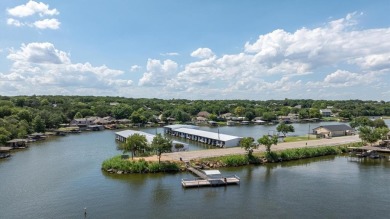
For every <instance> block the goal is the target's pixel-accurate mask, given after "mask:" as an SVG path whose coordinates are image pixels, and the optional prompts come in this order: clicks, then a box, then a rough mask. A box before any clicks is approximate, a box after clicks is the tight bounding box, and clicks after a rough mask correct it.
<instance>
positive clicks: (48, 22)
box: [34, 18, 61, 30]
mask: <svg viewBox="0 0 390 219" xmlns="http://www.w3.org/2000/svg"><path fill="white" fill-rule="evenodd" d="M60 24H61V23H60V22H59V21H58V20H57V19H55V18H52V19H44V20H39V21H35V22H34V26H35V27H36V28H38V29H53V30H55V29H58V28H59V27H60Z"/></svg>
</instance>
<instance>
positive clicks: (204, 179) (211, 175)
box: [181, 163, 240, 188]
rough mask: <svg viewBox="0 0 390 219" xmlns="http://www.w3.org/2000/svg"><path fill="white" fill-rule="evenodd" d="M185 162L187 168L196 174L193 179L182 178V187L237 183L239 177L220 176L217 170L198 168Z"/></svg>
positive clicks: (238, 182)
mask: <svg viewBox="0 0 390 219" xmlns="http://www.w3.org/2000/svg"><path fill="white" fill-rule="evenodd" d="M186 164H187V170H188V171H190V172H191V173H193V174H194V175H196V176H198V178H195V179H182V180H181V184H182V186H183V187H184V188H194V187H205V186H227V185H239V184H240V178H239V177H238V176H236V175H234V176H222V175H221V173H220V172H219V171H218V170H199V169H198V168H195V167H192V166H190V165H189V164H188V163H186Z"/></svg>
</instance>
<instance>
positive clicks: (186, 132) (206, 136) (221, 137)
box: [164, 125, 242, 147]
mask: <svg viewBox="0 0 390 219" xmlns="http://www.w3.org/2000/svg"><path fill="white" fill-rule="evenodd" d="M164 132H165V134H169V135H172V136H175V137H180V138H186V139H189V140H192V141H197V142H201V143H204V144H209V145H213V146H217V147H234V146H238V145H239V144H240V140H241V139H242V138H241V137H238V136H233V135H226V134H221V133H216V132H208V131H202V130H198V127H197V126H192V125H167V126H164Z"/></svg>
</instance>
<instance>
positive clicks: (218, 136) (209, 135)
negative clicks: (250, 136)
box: [173, 128, 241, 141]
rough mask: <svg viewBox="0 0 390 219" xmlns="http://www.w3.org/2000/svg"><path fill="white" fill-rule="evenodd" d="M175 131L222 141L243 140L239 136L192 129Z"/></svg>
mask: <svg viewBox="0 0 390 219" xmlns="http://www.w3.org/2000/svg"><path fill="white" fill-rule="evenodd" d="M173 131H176V132H181V133H186V134H189V135H195V136H200V137H203V138H210V139H217V140H220V141H230V140H233V139H241V137H238V136H233V135H226V134H220V133H217V132H208V131H202V130H198V129H191V128H178V129H174V130H173Z"/></svg>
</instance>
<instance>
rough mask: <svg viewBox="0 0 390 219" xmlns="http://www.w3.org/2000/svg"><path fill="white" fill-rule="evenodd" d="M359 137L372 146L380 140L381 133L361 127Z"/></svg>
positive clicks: (370, 128)
mask: <svg viewBox="0 0 390 219" xmlns="http://www.w3.org/2000/svg"><path fill="white" fill-rule="evenodd" d="M359 137H360V139H362V141H364V142H368V143H370V144H371V145H372V144H373V143H375V142H377V141H378V140H379V139H380V138H381V133H380V132H379V131H378V130H377V129H376V128H372V127H368V126H362V127H360V128H359Z"/></svg>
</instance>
